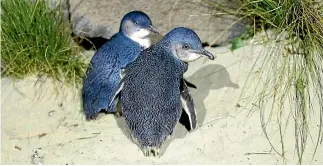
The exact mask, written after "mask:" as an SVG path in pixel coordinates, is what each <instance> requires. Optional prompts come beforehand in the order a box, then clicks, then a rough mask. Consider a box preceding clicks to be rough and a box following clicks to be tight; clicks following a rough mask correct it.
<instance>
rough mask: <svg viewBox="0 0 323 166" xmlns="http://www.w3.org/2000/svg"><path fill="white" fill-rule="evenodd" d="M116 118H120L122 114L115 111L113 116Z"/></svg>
mask: <svg viewBox="0 0 323 166" xmlns="http://www.w3.org/2000/svg"><path fill="white" fill-rule="evenodd" d="M114 115H115V116H116V117H117V118H120V117H122V115H123V114H122V112H121V111H117V112H116V113H115V114H114Z"/></svg>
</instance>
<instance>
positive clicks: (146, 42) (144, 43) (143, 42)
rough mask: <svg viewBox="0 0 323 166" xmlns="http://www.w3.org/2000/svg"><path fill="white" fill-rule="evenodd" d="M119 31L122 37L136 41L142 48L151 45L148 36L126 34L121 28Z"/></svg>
mask: <svg viewBox="0 0 323 166" xmlns="http://www.w3.org/2000/svg"><path fill="white" fill-rule="evenodd" d="M119 33H120V34H121V35H123V36H124V37H126V38H128V39H130V40H132V41H134V42H136V43H137V44H139V45H140V46H141V47H143V48H144V49H146V48H148V47H150V46H151V40H150V37H149V36H147V37H145V38H139V37H136V36H134V35H131V34H128V33H127V32H126V31H125V30H122V29H121V30H120V31H119Z"/></svg>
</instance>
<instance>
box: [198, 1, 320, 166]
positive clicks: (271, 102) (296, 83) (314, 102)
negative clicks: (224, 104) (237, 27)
mask: <svg viewBox="0 0 323 166" xmlns="http://www.w3.org/2000/svg"><path fill="white" fill-rule="evenodd" d="M204 2H205V3H208V4H210V5H212V6H215V7H216V8H217V9H220V10H222V11H224V12H225V13H226V14H232V15H236V16H239V17H240V18H241V19H250V20H252V21H253V31H254V33H253V34H255V33H257V32H266V30H267V29H271V30H272V31H273V32H274V34H272V35H268V36H267V41H266V44H268V45H270V46H271V48H272V49H270V50H268V51H266V52H264V53H263V54H261V55H260V56H262V57H263V61H261V62H260V61H257V62H256V63H258V64H260V63H261V64H260V65H261V69H260V71H259V73H260V75H262V76H263V77H265V79H264V80H262V81H263V84H264V86H263V87H261V89H260V93H259V94H256V96H257V103H258V104H259V109H260V114H261V117H260V120H261V124H262V128H263V132H264V134H265V136H266V137H267V139H268V141H269V143H270V145H271V146H272V148H273V149H274V150H275V151H276V152H277V154H279V155H280V156H281V157H283V159H284V160H285V159H286V158H285V157H286V156H285V152H286V151H287V150H288V149H286V146H285V141H291V140H286V139H285V138H284V136H285V132H286V128H287V126H288V124H289V123H293V126H294V135H295V140H294V142H295V151H296V154H297V157H298V163H299V164H302V162H303V160H304V154H305V152H306V147H307V145H308V142H309V141H312V142H314V145H315V150H314V152H313V153H314V154H315V152H316V150H317V148H318V146H321V143H322V141H323V137H322V136H323V130H322V128H323V7H322V3H321V4H319V3H317V2H314V1H312V0H238V3H239V5H238V8H233V7H228V6H224V5H222V4H217V3H216V2H215V1H211V0H205V1H204ZM250 37H252V36H250ZM255 65H256V64H255ZM242 95H243V94H242ZM286 103H288V104H289V105H290V109H287V108H285V106H286ZM284 115H288V116H287V117H288V118H287V119H286V116H284ZM313 116H319V118H318V119H319V120H318V127H317V128H316V130H315V134H313V133H310V128H311V125H313V124H315V122H313V121H312V118H313ZM313 119H314V118H313ZM272 121H275V122H276V123H271V122H272ZM269 125H276V127H277V129H278V131H279V135H280V146H276V145H275V144H274V143H273V142H272V137H271V135H270V134H269V133H268V128H271V127H272V126H269ZM312 135H315V136H316V138H313V137H312ZM289 150H290V149H289ZM313 157H314V155H313Z"/></svg>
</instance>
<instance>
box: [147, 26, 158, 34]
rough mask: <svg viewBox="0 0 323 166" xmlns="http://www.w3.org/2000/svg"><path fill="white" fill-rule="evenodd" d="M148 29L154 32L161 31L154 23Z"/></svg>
mask: <svg viewBox="0 0 323 166" xmlns="http://www.w3.org/2000/svg"><path fill="white" fill-rule="evenodd" d="M148 29H149V30H150V31H151V32H153V33H158V34H159V33H160V32H159V30H158V29H157V28H155V27H154V26H153V25H150V26H149V27H148Z"/></svg>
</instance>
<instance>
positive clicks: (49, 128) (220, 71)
mask: <svg viewBox="0 0 323 166" xmlns="http://www.w3.org/2000/svg"><path fill="white" fill-rule="evenodd" d="M263 48H264V46H262V45H254V46H245V47H243V48H240V49H238V50H236V51H234V52H231V51H230V49H229V46H226V47H219V48H208V50H209V51H211V52H212V53H214V54H215V55H216V56H217V59H216V60H214V61H210V60H208V59H207V58H201V59H199V60H197V61H195V62H192V63H191V64H190V65H189V71H188V72H187V73H186V74H185V77H186V78H187V79H188V80H189V81H190V82H192V83H194V84H195V85H197V87H198V89H197V90H195V89H191V91H192V95H193V98H194V101H195V103H196V109H197V111H198V119H199V124H200V126H199V128H198V129H197V130H195V131H193V132H190V133H187V132H186V130H185V128H184V127H183V126H182V125H180V124H179V125H178V126H177V127H176V129H175V132H174V135H173V136H172V137H171V140H170V141H168V142H167V144H166V146H165V147H166V148H163V149H164V150H163V152H162V153H163V155H162V156H161V157H160V158H147V157H144V156H143V153H142V152H141V150H140V149H139V148H138V147H137V145H136V144H134V143H133V142H132V141H131V140H130V139H129V136H128V134H127V131H126V130H125V127H124V121H123V119H122V118H116V117H115V116H113V115H111V114H108V115H105V114H100V116H99V118H98V119H97V120H95V121H91V122H87V121H85V118H84V115H83V114H82V112H81V103H80V97H79V91H78V89H75V88H69V87H65V86H60V85H57V86H56V87H58V88H57V89H56V90H57V91H58V93H56V91H55V88H54V87H55V86H53V84H52V82H51V81H50V80H48V79H47V80H45V81H43V83H41V84H40V83H38V84H35V81H36V80H37V79H36V78H35V77H30V78H26V79H24V80H19V81H13V80H12V79H10V78H2V79H1V84H2V86H1V123H2V125H1V127H2V128H1V139H2V142H1V143H2V149H1V152H2V154H1V163H2V164H284V161H283V160H282V158H281V157H280V156H279V155H277V154H276V153H275V152H274V151H273V150H272V148H271V146H270V144H269V143H268V141H267V139H266V138H265V136H264V134H263V131H262V128H261V124H260V118H259V111H257V110H254V111H252V112H250V110H251V108H252V106H254V105H255V104H254V105H253V104H251V103H249V100H247V99H245V100H239V97H240V94H241V90H242V89H243V86H244V83H245V81H246V78H247V76H248V75H249V74H250V68H251V66H252V64H253V62H254V61H255V60H256V58H257V57H258V55H259V54H260V53H261V51H262V49H263ZM40 82H41V81H40ZM40 85H42V86H40ZM250 86H251V87H252V84H250ZM56 94H58V95H56ZM245 94H246V95H247V96H248V95H249V96H251V97H254V96H253V95H254V92H253V88H249V90H247V91H245ZM313 126H314V128H315V127H317V126H316V125H314V124H313ZM287 131H288V132H287V134H286V135H285V137H284V139H285V140H287V142H286V147H289V149H287V150H286V152H285V153H286V156H287V157H288V159H287V160H286V161H285V162H286V164H296V163H297V155H296V153H295V151H294V150H293V147H294V135H293V124H291V126H290V128H288V130H287ZM277 132H278V131H277V129H273V130H272V132H270V135H273V136H276V137H277ZM276 137H275V138H276ZM313 139H315V137H313ZM274 140H275V139H274ZM308 142H309V144H310V145H309V146H308V148H307V150H308V151H309V153H307V154H306V155H305V158H306V159H305V160H304V163H307V164H323V159H322V157H321V158H320V157H319V156H323V148H322V146H319V148H318V150H317V154H316V156H315V157H314V158H313V160H312V157H311V155H312V153H311V152H312V151H313V150H314V147H313V146H312V144H313V143H312V141H308ZM274 145H275V146H278V145H279V141H276V142H275V141H274Z"/></svg>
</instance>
